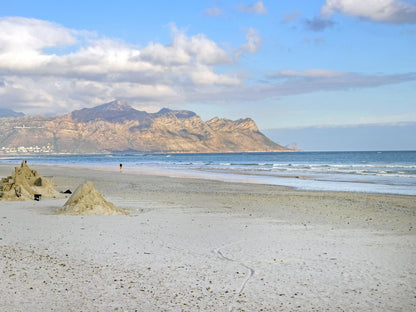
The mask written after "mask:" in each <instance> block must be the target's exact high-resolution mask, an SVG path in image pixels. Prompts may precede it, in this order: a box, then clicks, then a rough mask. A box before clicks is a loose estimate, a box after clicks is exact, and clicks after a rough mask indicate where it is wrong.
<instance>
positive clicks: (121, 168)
mask: <svg viewBox="0 0 416 312" xmlns="http://www.w3.org/2000/svg"><path fill="white" fill-rule="evenodd" d="M122 171H123V164H120V172H122Z"/></svg>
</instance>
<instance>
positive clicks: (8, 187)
mask: <svg viewBox="0 0 416 312" xmlns="http://www.w3.org/2000/svg"><path fill="white" fill-rule="evenodd" d="M35 194H40V195H41V196H42V198H51V197H55V196H56V195H58V192H57V191H56V190H55V189H54V188H53V187H52V184H51V182H50V181H49V180H48V179H46V178H44V177H42V176H41V175H40V174H39V173H38V172H37V171H36V170H31V169H30V168H29V167H28V165H27V163H26V161H22V164H21V166H20V168H18V167H15V168H14V172H13V173H12V175H11V176H9V177H7V178H2V179H1V180H0V198H1V199H3V200H33V199H34V195H35Z"/></svg>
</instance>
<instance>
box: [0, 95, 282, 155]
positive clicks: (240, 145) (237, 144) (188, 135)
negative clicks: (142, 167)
mask: <svg viewBox="0 0 416 312" xmlns="http://www.w3.org/2000/svg"><path fill="white" fill-rule="evenodd" d="M19 146H20V147H21V151H23V152H24V150H22V149H23V147H32V150H33V148H35V146H38V147H39V148H40V147H45V148H46V147H47V146H48V148H47V149H46V150H48V151H49V150H52V151H53V152H56V153H111V152H171V153H184V152H187V153H194V152H198V153H210V152H272V151H273V152H277V151H288V149H286V148H284V147H282V146H280V145H278V144H276V143H274V142H273V141H271V140H270V139H268V138H267V137H266V136H264V135H263V134H262V133H261V132H260V131H259V130H258V128H257V126H256V124H255V123H254V121H253V120H252V119H250V118H246V119H239V120H236V121H232V120H228V119H220V118H217V117H216V118H213V119H211V120H209V121H207V122H204V121H202V119H201V118H200V117H199V116H198V115H196V114H195V113H194V112H190V111H181V110H170V109H167V108H164V109H162V110H160V111H159V112H157V113H147V112H144V111H139V110H136V109H134V108H133V107H131V106H130V105H129V104H127V103H125V102H121V101H113V102H110V103H107V104H103V105H100V106H96V107H93V108H83V109H81V110H76V111H73V112H72V113H70V114H67V115H63V116H58V117H43V116H37V117H27V116H26V117H21V118H9V119H5V120H4V121H3V122H2V123H1V124H0V149H2V150H3V152H10V151H13V149H14V148H15V149H16V148H17V147H19Z"/></svg>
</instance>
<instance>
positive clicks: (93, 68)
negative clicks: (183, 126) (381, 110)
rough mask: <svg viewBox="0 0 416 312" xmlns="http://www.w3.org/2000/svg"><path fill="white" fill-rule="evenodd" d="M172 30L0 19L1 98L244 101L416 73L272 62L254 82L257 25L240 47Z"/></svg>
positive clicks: (32, 107)
mask: <svg viewBox="0 0 416 312" xmlns="http://www.w3.org/2000/svg"><path fill="white" fill-rule="evenodd" d="M256 3H259V2H256ZM170 30H171V41H170V42H169V43H168V44H162V43H160V42H149V43H148V44H147V45H145V46H143V47H141V46H138V45H133V44H129V43H126V42H123V41H119V40H116V39H109V38H105V37H101V36H99V34H96V33H94V32H88V31H84V30H77V29H69V28H65V27H63V26H61V25H59V24H56V23H51V22H48V21H43V20H38V19H30V18H22V17H8V18H0V105H1V106H3V107H10V106H11V105H13V108H14V109H15V110H18V111H24V112H25V113H28V114H37V113H65V112H69V111H71V110H73V109H78V108H80V107H85V106H92V105H97V104H102V103H105V102H106V101H111V100H113V99H121V100H126V101H129V102H130V103H131V104H132V105H134V106H136V107H138V108H140V109H144V110H149V111H154V110H157V109H160V108H161V107H163V106H168V105H172V104H175V105H176V106H178V105H184V104H186V103H209V104H219V103H224V102H225V101H226V102H227V103H235V104H236V105H241V103H244V102H249V101H263V100H265V99H268V98H279V97H283V96H290V95H295V94H301V93H310V92H316V91H333V90H349V89H354V88H365V87H377V86H381V85H387V84H395V83H401V82H406V81H414V80H416V73H412V72H410V73H405V74H397V75H363V74H359V73H347V72H338V71H333V70H329V69H304V70H297V71H295V70H292V69H282V70H276V71H272V70H273V68H270V71H271V72H270V73H269V74H268V75H267V76H266V77H265V78H264V79H263V81H262V82H256V80H255V79H254V78H253V77H250V75H249V74H248V73H247V72H243V71H240V67H239V66H240V62H239V59H240V58H241V57H243V56H244V57H250V55H253V54H256V53H258V52H259V51H260V50H261V47H262V43H263V39H262V38H261V36H260V33H259V32H258V31H257V30H256V29H254V28H248V29H246V34H245V42H244V43H243V44H242V45H241V46H239V47H235V48H232V47H227V48H226V47H225V46H224V45H221V44H219V43H217V42H215V41H213V40H212V39H210V38H208V37H207V36H206V35H205V34H202V33H199V34H194V35H188V34H187V33H186V32H185V31H183V30H181V29H178V28H177V27H176V25H175V24H171V25H170ZM276 66H278V65H276Z"/></svg>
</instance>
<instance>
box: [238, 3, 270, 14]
mask: <svg viewBox="0 0 416 312" xmlns="http://www.w3.org/2000/svg"><path fill="white" fill-rule="evenodd" d="M241 11H243V12H246V13H250V14H266V13H267V9H266V7H265V6H264V4H263V1H257V2H255V3H252V4H250V5H249V6H246V5H242V6H241Z"/></svg>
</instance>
